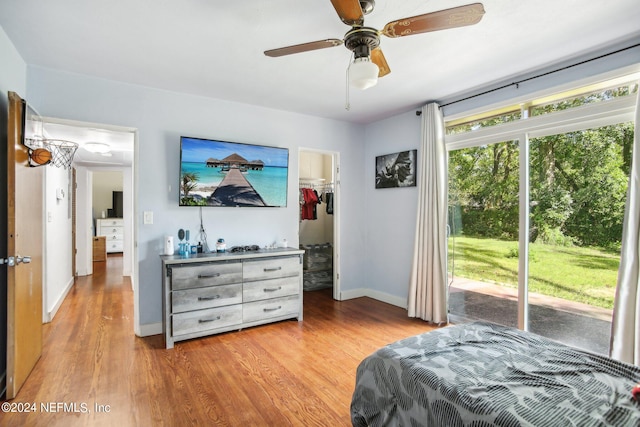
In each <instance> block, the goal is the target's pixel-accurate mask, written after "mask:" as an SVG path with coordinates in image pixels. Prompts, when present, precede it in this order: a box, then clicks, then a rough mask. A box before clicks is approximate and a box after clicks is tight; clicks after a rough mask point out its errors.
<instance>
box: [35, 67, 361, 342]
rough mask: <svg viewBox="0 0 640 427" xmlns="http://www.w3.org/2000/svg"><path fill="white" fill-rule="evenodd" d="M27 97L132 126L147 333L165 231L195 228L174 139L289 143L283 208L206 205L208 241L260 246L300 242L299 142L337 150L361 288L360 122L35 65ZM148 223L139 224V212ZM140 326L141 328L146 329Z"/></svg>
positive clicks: (345, 271)
mask: <svg viewBox="0 0 640 427" xmlns="http://www.w3.org/2000/svg"><path fill="white" fill-rule="evenodd" d="M27 96H28V99H29V101H30V102H31V103H32V104H34V105H35V107H36V108H37V109H38V111H39V112H40V114H42V115H45V116H49V117H57V118H63V119H70V120H80V121H88V122H94V123H104V124H111V125H119V126H127V127H132V128H136V129H137V130H138V149H139V158H140V161H139V168H138V189H137V194H138V200H137V207H138V212H137V216H136V218H135V221H136V224H137V227H138V230H139V232H138V242H137V255H138V267H139V300H140V301H141V303H140V307H139V319H140V324H141V325H142V329H143V330H145V331H156V332H155V333H157V332H159V329H158V327H159V325H160V322H161V319H162V300H161V283H162V282H161V271H160V258H159V254H160V253H161V252H162V249H163V244H162V242H163V236H164V235H166V234H173V235H175V234H176V233H177V230H178V229H179V228H185V229H190V230H192V233H193V235H194V236H195V235H196V233H197V231H198V228H199V213H198V212H199V211H198V208H196V207H178V189H177V187H178V180H179V179H178V169H179V161H180V159H179V156H180V153H179V147H180V140H179V138H180V136H181V135H187V136H195V137H203V138H219V139H223V140H231V141H238V142H246V143H257V144H264V145H272V146H280V147H286V148H289V150H290V153H289V167H290V169H289V188H288V206H287V207H286V208H205V209H203V218H204V225H205V228H206V231H207V234H208V237H209V245H212V244H213V243H214V242H215V239H216V238H218V237H224V238H225V240H226V241H227V244H228V245H243V244H253V243H256V244H259V245H265V244H267V243H270V242H272V241H274V240H277V241H279V240H281V239H282V238H286V239H288V241H289V242H290V244H291V246H297V245H298V185H297V182H298V147H299V146H301V145H302V146H304V147H305V148H317V149H326V150H331V151H337V152H339V153H340V159H341V163H342V187H341V188H342V196H341V205H340V206H341V208H342V216H341V221H342V222H341V226H342V230H341V234H342V240H341V242H342V247H341V254H342V261H341V266H342V271H341V273H342V275H341V283H342V288H343V289H347V290H348V289H355V288H362V287H363V286H365V283H364V278H365V274H364V263H365V258H364V257H363V248H364V246H365V237H366V232H365V224H364V222H363V221H362V208H363V206H364V201H365V196H364V194H363V192H362V184H363V177H364V170H363V164H362V159H363V157H364V145H363V140H364V139H363V138H364V129H363V126H360V125H353V124H349V123H344V122H339V121H333V120H327V119H321V118H316V117H311V116H305V115H300V114H293V113H289V112H283V111H277V110H270V109H265V108H261V107H255V106H250V105H244V104H238V103H232V102H226V101H221V100H214V99H208V98H203V97H198V96H192V95H185V94H179V93H173V92H167V91H162V90H155V89H150V88H146V87H142V86H137V85H130V84H123V83H118V82H114V81H108V80H103V79H97V78H93V77H88V76H82V75H77V74H71V73H66V72H60V71H55V70H51V69H45V68H40V67H35V66H30V67H29V69H28V93H27ZM143 211H152V212H153V213H154V224H152V225H143V224H142V212H143ZM147 326H148V327H147Z"/></svg>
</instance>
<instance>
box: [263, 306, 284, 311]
mask: <svg viewBox="0 0 640 427" xmlns="http://www.w3.org/2000/svg"><path fill="white" fill-rule="evenodd" d="M281 308H282V306H281V305H279V306H277V307H276V308H263V310H264V311H265V312H268V311H276V310H280V309H281Z"/></svg>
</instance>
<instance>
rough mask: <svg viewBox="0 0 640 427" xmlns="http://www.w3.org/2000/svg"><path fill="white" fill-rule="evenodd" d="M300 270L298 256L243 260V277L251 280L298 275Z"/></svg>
mask: <svg viewBox="0 0 640 427" xmlns="http://www.w3.org/2000/svg"><path fill="white" fill-rule="evenodd" d="M300 270H301V265H300V257H297V256H295V257H279V258H266V259H260V260H251V261H245V262H244V267H243V278H244V280H245V281H253V280H263V279H276V278H278V277H291V276H299V275H300Z"/></svg>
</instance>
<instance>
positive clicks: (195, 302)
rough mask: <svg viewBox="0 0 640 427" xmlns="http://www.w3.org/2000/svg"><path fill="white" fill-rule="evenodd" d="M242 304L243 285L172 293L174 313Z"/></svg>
mask: <svg viewBox="0 0 640 427" xmlns="http://www.w3.org/2000/svg"><path fill="white" fill-rule="evenodd" d="M241 302H242V284H240V283H238V284H235V285H220V286H210V287H207V288H195V289H186V290H181V291H173V292H172V293H171V303H172V312H173V313H181V312H183V311H190V310H200V309H204V308H212V307H221V306H224V305H232V304H240V303H241Z"/></svg>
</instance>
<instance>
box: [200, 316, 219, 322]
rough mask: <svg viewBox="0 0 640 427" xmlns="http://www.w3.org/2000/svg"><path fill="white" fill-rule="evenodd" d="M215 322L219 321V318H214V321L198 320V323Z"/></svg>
mask: <svg viewBox="0 0 640 427" xmlns="http://www.w3.org/2000/svg"><path fill="white" fill-rule="evenodd" d="M216 320H220V316H218V317H216V318H215V319H198V323H209V322H215V321H216Z"/></svg>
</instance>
